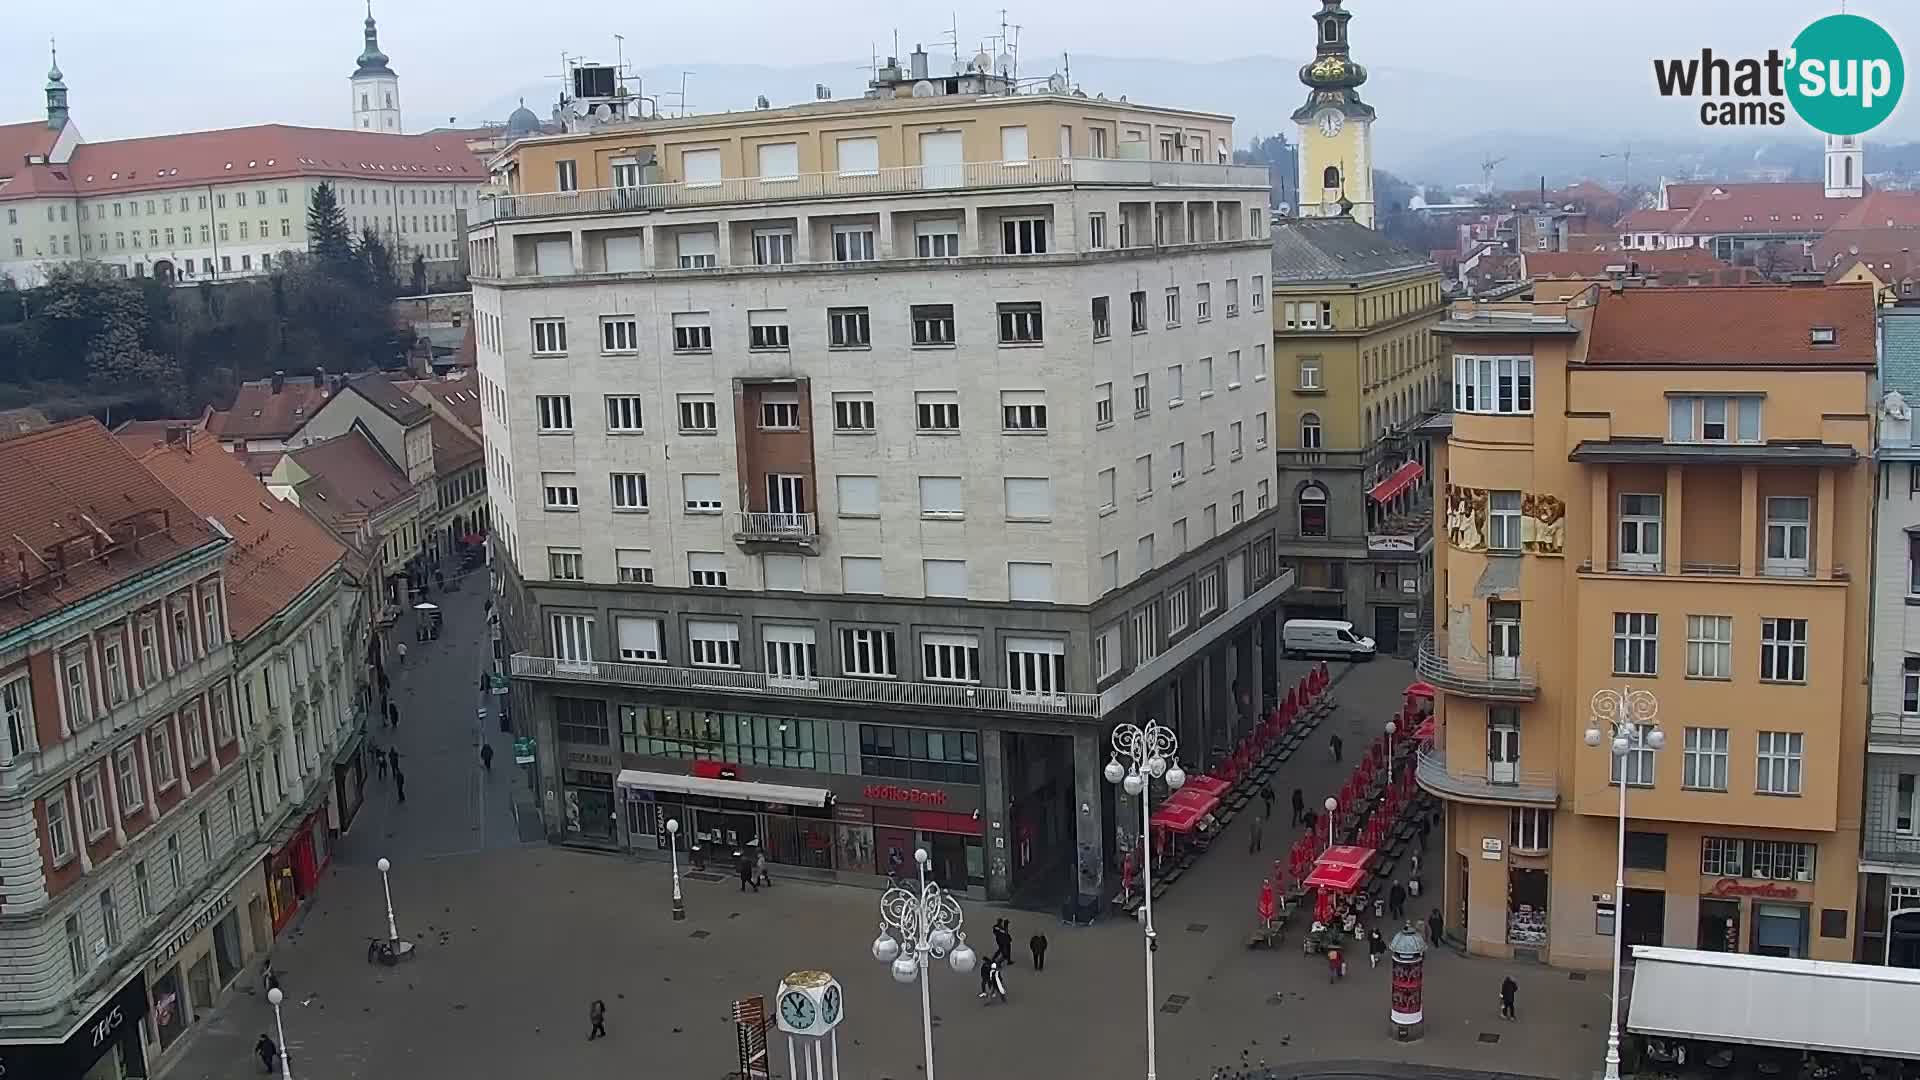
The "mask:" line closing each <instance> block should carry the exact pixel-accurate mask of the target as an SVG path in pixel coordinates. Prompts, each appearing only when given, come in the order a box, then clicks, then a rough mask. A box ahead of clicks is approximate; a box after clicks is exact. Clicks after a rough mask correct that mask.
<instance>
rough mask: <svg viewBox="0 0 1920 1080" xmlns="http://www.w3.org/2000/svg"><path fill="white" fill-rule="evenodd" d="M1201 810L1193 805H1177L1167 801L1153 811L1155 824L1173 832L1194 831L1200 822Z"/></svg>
mask: <svg viewBox="0 0 1920 1080" xmlns="http://www.w3.org/2000/svg"><path fill="white" fill-rule="evenodd" d="M1200 816H1201V815H1200V811H1198V810H1196V809H1194V808H1193V807H1191V806H1176V805H1174V804H1173V803H1167V804H1165V805H1163V806H1162V807H1160V809H1158V810H1155V811H1154V812H1153V824H1154V825H1156V826H1158V827H1159V828H1162V829H1167V830H1169V831H1171V832H1177V833H1183V832H1192V831H1193V827H1194V826H1195V825H1197V824H1199V823H1200Z"/></svg>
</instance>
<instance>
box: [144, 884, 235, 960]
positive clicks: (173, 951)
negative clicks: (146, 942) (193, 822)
mask: <svg viewBox="0 0 1920 1080" xmlns="http://www.w3.org/2000/svg"><path fill="white" fill-rule="evenodd" d="M252 872H253V868H252V867H248V868H247V870H246V872H245V873H243V874H242V875H241V876H242V877H245V876H246V874H249V873H252ZM239 887H240V882H239V881H238V880H235V881H234V882H233V883H232V884H230V885H228V886H227V887H226V889H225V890H223V891H222V892H221V893H220V895H219V896H217V897H215V898H214V899H213V901H212V902H211V903H209V904H207V906H205V907H203V908H201V909H200V913H199V914H198V915H195V916H194V917H193V919H192V920H191V921H190V922H188V923H187V925H185V926H183V927H181V928H180V931H179V932H178V933H176V934H174V935H173V936H172V937H170V938H168V939H167V943H166V944H165V945H163V946H161V948H160V954H159V955H158V956H157V957H155V958H154V960H153V961H152V962H153V963H154V964H156V965H162V966H164V965H165V963H166V962H167V961H168V960H171V959H173V958H174V957H175V956H177V955H179V953H180V950H181V949H184V948H186V947H187V942H189V941H192V940H193V936H194V935H195V934H198V933H199V932H200V931H202V930H205V929H206V928H207V927H209V926H212V925H213V924H214V923H217V922H219V921H220V918H221V916H223V915H225V914H226V913H227V909H229V908H231V907H232V906H233V891H234V890H235V889H238V888H239Z"/></svg>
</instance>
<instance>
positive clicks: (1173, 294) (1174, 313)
mask: <svg viewBox="0 0 1920 1080" xmlns="http://www.w3.org/2000/svg"><path fill="white" fill-rule="evenodd" d="M1166 300H1167V329H1169V330H1171V329H1173V328H1174V327H1176V326H1179V325H1180V287H1179V286H1178V285H1175V286H1172V287H1170V288H1168V289H1167V293H1166Z"/></svg>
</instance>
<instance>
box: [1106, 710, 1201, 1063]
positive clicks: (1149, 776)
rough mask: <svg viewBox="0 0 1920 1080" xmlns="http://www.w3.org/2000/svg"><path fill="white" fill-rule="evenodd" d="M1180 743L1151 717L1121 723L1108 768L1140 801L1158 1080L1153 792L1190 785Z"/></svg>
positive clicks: (1151, 1042) (1150, 1035) (1150, 1047)
mask: <svg viewBox="0 0 1920 1080" xmlns="http://www.w3.org/2000/svg"><path fill="white" fill-rule="evenodd" d="M1179 746H1180V742H1179V739H1178V738H1176V737H1175V736H1174V733H1173V729H1172V728H1168V727H1163V726H1161V724H1160V722H1159V721H1157V720H1148V721H1147V726H1146V727H1144V728H1143V727H1140V726H1139V725H1137V724H1121V725H1120V726H1118V727H1116V728H1114V729H1113V757H1111V758H1110V759H1108V761H1107V767H1106V770H1105V776H1106V778H1107V783H1109V784H1118V785H1120V789H1121V790H1122V791H1124V792H1126V793H1127V794H1128V795H1129V796H1131V797H1133V798H1135V799H1138V800H1140V895H1141V897H1142V898H1143V899H1142V905H1141V908H1140V911H1141V920H1140V921H1141V922H1142V923H1143V924H1145V927H1146V939H1147V1080H1155V1077H1156V1076H1157V1075H1158V1072H1157V1065H1156V1061H1157V1054H1158V1052H1159V1048H1158V1043H1157V1039H1158V1033H1157V1032H1156V1030H1155V1025H1154V1004H1153V954H1154V953H1155V952H1157V951H1159V948H1160V940H1159V937H1158V935H1157V934H1155V932H1154V929H1153V819H1152V813H1153V806H1152V800H1150V799H1148V798H1147V795H1148V793H1149V789H1150V788H1151V787H1152V786H1153V781H1155V780H1164V781H1166V785H1167V791H1168V792H1170V793H1171V792H1175V791H1178V790H1180V788H1181V787H1183V786H1184V785H1185V784H1186V782H1187V774H1186V770H1184V769H1182V768H1181V767H1180V763H1179V761H1177V760H1176V759H1175V758H1174V753H1175V751H1176V750H1178V749H1179ZM1121 758H1126V759H1127V763H1126V764H1124V765H1123V764H1121V763H1120V759H1121Z"/></svg>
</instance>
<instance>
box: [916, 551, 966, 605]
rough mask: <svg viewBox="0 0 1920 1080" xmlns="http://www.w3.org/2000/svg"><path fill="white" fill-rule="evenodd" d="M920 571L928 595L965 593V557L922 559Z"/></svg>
mask: <svg viewBox="0 0 1920 1080" xmlns="http://www.w3.org/2000/svg"><path fill="white" fill-rule="evenodd" d="M920 573H921V578H922V583H923V585H924V587H925V589H926V594H927V595H928V596H958V597H964V596H966V595H967V561H966V560H965V559H922V560H920Z"/></svg>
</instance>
